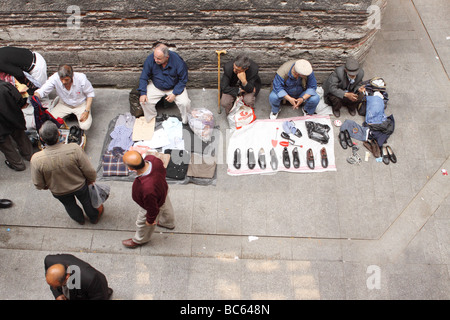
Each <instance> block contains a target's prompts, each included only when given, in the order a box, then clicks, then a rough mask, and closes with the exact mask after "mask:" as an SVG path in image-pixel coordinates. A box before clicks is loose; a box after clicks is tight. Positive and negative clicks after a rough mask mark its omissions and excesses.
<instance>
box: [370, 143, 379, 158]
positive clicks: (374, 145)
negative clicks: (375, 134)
mask: <svg viewBox="0 0 450 320" xmlns="http://www.w3.org/2000/svg"><path fill="white" fill-rule="evenodd" d="M370 144H371V145H372V150H373V155H374V157H375V158H379V157H381V150H380V147H379V146H378V142H376V141H373V140H372V141H371V143H370Z"/></svg>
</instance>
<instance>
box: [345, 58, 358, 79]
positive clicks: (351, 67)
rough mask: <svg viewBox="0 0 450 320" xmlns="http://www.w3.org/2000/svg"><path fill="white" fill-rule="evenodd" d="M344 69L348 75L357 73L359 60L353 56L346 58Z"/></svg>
mask: <svg viewBox="0 0 450 320" xmlns="http://www.w3.org/2000/svg"><path fill="white" fill-rule="evenodd" d="M345 71H346V72H347V73H348V75H350V76H356V75H357V74H358V73H359V62H358V61H357V60H356V59H355V58H351V57H350V58H348V59H347V62H346V63H345Z"/></svg>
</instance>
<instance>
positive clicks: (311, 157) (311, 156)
mask: <svg viewBox="0 0 450 320" xmlns="http://www.w3.org/2000/svg"><path fill="white" fill-rule="evenodd" d="M306 163H307V164H308V167H309V168H310V169H311V170H314V167H315V164H314V153H313V151H312V149H308V151H306Z"/></svg>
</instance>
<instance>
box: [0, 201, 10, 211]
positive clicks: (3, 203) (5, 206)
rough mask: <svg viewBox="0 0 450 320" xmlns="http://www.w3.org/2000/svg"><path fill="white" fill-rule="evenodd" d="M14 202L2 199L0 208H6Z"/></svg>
mask: <svg viewBox="0 0 450 320" xmlns="http://www.w3.org/2000/svg"><path fill="white" fill-rule="evenodd" d="M12 205H13V203H12V201H11V200H8V199H0V209H6V208H10V207H12Z"/></svg>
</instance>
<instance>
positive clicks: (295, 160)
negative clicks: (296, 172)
mask: <svg viewBox="0 0 450 320" xmlns="http://www.w3.org/2000/svg"><path fill="white" fill-rule="evenodd" d="M292 165H293V166H294V168H295V169H298V168H300V157H299V155H298V149H297V147H295V148H294V150H292Z"/></svg>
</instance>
